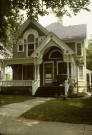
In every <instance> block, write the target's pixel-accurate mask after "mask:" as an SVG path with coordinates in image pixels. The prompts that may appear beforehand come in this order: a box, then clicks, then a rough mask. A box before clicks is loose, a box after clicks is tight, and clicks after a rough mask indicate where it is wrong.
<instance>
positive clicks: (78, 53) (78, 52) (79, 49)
mask: <svg viewBox="0 0 92 135" xmlns="http://www.w3.org/2000/svg"><path fill="white" fill-rule="evenodd" d="M77 55H81V43H77Z"/></svg>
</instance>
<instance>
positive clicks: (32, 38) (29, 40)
mask: <svg viewBox="0 0 92 135" xmlns="http://www.w3.org/2000/svg"><path fill="white" fill-rule="evenodd" d="M28 42H34V35H33V34H30V35H29V36H28Z"/></svg>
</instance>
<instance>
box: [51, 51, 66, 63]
mask: <svg viewBox="0 0 92 135" xmlns="http://www.w3.org/2000/svg"><path fill="white" fill-rule="evenodd" d="M54 52H59V53H60V54H61V55H62V59H64V57H63V54H62V52H61V51H60V50H58V49H55V50H52V51H51V52H50V54H49V59H60V58H58V57H57V58H52V57H51V55H52V54H53V53H54ZM62 61H63V60H62Z"/></svg>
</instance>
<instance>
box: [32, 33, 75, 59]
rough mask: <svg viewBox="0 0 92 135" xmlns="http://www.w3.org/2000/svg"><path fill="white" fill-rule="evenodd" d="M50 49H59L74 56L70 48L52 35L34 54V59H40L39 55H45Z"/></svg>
mask: <svg viewBox="0 0 92 135" xmlns="http://www.w3.org/2000/svg"><path fill="white" fill-rule="evenodd" d="M50 47H58V48H59V49H61V50H63V51H64V52H69V53H70V54H73V53H74V52H73V51H72V49H71V48H69V47H68V46H67V45H66V44H65V43H64V42H63V41H61V40H60V39H59V38H58V37H57V36H56V35H54V34H53V33H50V34H49V35H48V36H47V38H46V39H45V40H44V41H43V42H42V43H41V44H40V45H39V47H38V48H37V49H36V50H35V51H34V52H33V54H32V57H39V55H43V54H44V52H45V51H46V50H48V49H49V48H50Z"/></svg>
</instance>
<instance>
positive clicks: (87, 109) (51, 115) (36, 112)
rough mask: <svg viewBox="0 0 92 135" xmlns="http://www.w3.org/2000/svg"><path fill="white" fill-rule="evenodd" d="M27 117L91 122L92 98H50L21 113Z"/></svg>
mask: <svg viewBox="0 0 92 135" xmlns="http://www.w3.org/2000/svg"><path fill="white" fill-rule="evenodd" d="M22 117H25V118H27V119H37V120H44V121H56V122H67V123H81V124H92V98H88V99H67V100H64V101H63V100H51V101H47V102H46V103H43V104H40V105H38V106H36V107H34V108H32V109H30V110H29V111H28V112H26V113H25V114H23V115H22Z"/></svg>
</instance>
